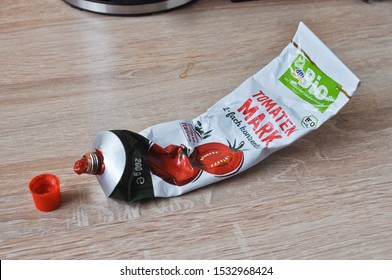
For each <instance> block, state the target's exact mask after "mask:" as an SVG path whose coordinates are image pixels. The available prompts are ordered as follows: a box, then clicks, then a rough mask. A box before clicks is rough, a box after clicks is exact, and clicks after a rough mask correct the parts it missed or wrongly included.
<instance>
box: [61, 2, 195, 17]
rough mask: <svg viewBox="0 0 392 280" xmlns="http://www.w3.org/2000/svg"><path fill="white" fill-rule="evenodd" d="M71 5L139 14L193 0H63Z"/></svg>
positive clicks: (172, 7) (108, 12)
mask: <svg viewBox="0 0 392 280" xmlns="http://www.w3.org/2000/svg"><path fill="white" fill-rule="evenodd" d="M63 1H64V2H66V3H68V4H70V5H71V6H73V7H76V8H80V9H82V10H87V11H91V12H95V13H101V14H110V15H141V14H149V13H155V12H160V11H165V10H170V9H174V8H177V7H180V6H182V5H185V4H187V3H189V2H192V1H193V0H166V1H162V0H133V1H132V0H63Z"/></svg>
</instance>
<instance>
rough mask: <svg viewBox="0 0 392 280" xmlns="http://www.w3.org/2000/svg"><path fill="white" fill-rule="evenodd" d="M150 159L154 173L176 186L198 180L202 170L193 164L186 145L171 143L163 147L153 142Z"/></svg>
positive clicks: (149, 151) (149, 152)
mask: <svg viewBox="0 0 392 280" xmlns="http://www.w3.org/2000/svg"><path fill="white" fill-rule="evenodd" d="M148 159H149V161H150V167H151V172H152V173H153V174H155V175H157V176H159V177H160V178H162V179H163V180H164V181H165V182H167V183H169V184H172V185H176V186H183V185H186V184H188V183H190V182H192V181H194V180H196V179H197V178H198V177H199V176H200V175H201V172H202V170H201V169H200V168H198V167H196V166H192V164H191V161H190V160H189V157H188V155H187V148H186V147H185V146H177V145H169V146H167V147H166V148H162V147H161V146H159V145H157V144H152V145H151V146H150V148H149V150H148Z"/></svg>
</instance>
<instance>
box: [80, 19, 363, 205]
mask: <svg viewBox="0 0 392 280" xmlns="http://www.w3.org/2000/svg"><path fill="white" fill-rule="evenodd" d="M359 83H360V81H359V79H358V78H357V77H356V76H355V75H354V74H353V73H352V72H351V71H350V70H349V69H348V68H347V67H346V66H345V65H344V64H343V63H342V62H341V61H340V60H339V59H338V58H337V57H336V56H335V55H334V54H333V53H332V52H331V51H330V50H329V49H328V47H327V46H326V45H325V44H324V43H323V42H322V41H321V40H320V39H319V38H318V37H317V36H316V35H315V34H313V33H312V31H310V29H308V28H307V27H306V26H305V24H303V23H302V22H301V23H300V24H299V27H298V30H297V32H296V34H295V36H294V38H293V40H292V41H291V42H290V43H289V44H288V45H287V46H286V47H285V48H284V49H283V51H282V52H281V53H280V54H279V56H278V57H276V58H275V59H274V60H272V61H271V62H270V63H269V64H268V65H266V66H265V67H264V68H263V69H261V70H260V71H259V72H257V73H256V74H254V75H253V76H252V77H250V78H248V79H247V80H246V81H244V82H243V83H242V84H241V85H240V86H239V87H238V88H236V89H235V90H234V91H233V92H231V93H230V94H228V95H227V96H226V97H224V98H223V99H221V100H220V101H218V102H217V103H216V104H215V105H214V106H212V107H211V108H209V109H208V110H207V112H206V113H204V114H202V115H200V116H198V117H196V118H194V119H190V120H177V121H172V122H168V123H162V124H158V125H155V126H152V127H148V128H146V129H145V130H143V131H141V132H139V133H135V132H131V131H128V130H112V131H103V132H101V133H99V134H98V135H97V137H96V138H95V140H94V143H93V147H92V150H93V151H94V152H92V153H87V154H85V155H84V156H83V158H82V159H80V160H79V161H77V162H76V163H75V166H74V169H75V172H76V173H77V174H82V173H88V174H94V175H96V176H97V179H98V181H99V183H100V185H101V186H102V189H103V191H104V193H105V194H106V195H107V196H109V197H112V198H117V199H122V200H126V201H133V200H138V199H143V198H149V197H171V196H177V195H181V194H183V193H186V192H189V191H192V190H194V189H197V188H200V187H203V186H206V185H208V184H211V183H213V182H217V181H219V180H223V179H225V178H227V177H230V176H233V175H235V174H237V173H239V172H242V171H244V170H246V169H247V168H249V167H251V166H253V165H255V164H257V163H259V162H260V161H262V160H263V159H265V158H266V157H267V156H269V155H270V154H271V153H273V152H275V151H277V150H279V149H281V148H283V147H286V146H287V145H289V144H291V143H292V142H294V141H295V140H297V139H299V138H301V137H302V136H304V135H306V134H307V133H309V132H311V131H313V130H315V129H317V128H318V127H320V125H322V124H323V123H324V122H325V121H327V120H328V119H329V118H331V117H332V116H333V115H335V114H336V113H337V112H338V111H339V110H340V109H341V108H342V107H343V106H344V105H345V104H346V103H347V102H348V101H349V99H350V98H351V96H352V95H353V94H354V92H355V90H356V89H357V87H358V86H359Z"/></svg>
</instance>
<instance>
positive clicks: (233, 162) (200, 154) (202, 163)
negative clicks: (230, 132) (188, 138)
mask: <svg viewBox="0 0 392 280" xmlns="http://www.w3.org/2000/svg"><path fill="white" fill-rule="evenodd" d="M227 142H228V144H229V146H227V145H225V144H222V143H219V142H211V143H207V144H203V145H200V146H197V147H196V148H195V150H194V151H193V152H192V154H191V156H190V158H191V161H192V162H193V163H194V164H195V165H196V166H199V167H200V168H201V169H202V170H204V171H206V172H208V173H211V174H214V175H220V176H224V175H232V174H234V173H235V172H237V171H238V170H239V169H240V168H241V166H242V164H243V162H244V154H243V152H242V151H240V149H241V148H242V147H243V146H244V144H245V143H244V141H242V142H241V143H240V144H239V146H238V147H235V145H236V141H234V144H233V145H231V144H230V142H229V141H227Z"/></svg>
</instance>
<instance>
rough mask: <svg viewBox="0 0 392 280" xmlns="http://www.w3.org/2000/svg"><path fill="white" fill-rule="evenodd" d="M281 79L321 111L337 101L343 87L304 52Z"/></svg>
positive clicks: (290, 88)
mask: <svg viewBox="0 0 392 280" xmlns="http://www.w3.org/2000/svg"><path fill="white" fill-rule="evenodd" d="M279 81H281V82H282V83H283V84H284V85H285V86H286V87H287V88H288V89H289V90H291V91H292V92H293V93H295V94H296V95H297V96H299V97H300V98H302V99H303V100H305V101H307V102H308V103H309V104H311V105H312V106H314V107H315V108H317V109H318V110H319V111H320V112H321V113H324V112H325V110H327V108H328V107H329V106H330V105H331V104H332V103H334V102H335V101H336V99H337V97H338V95H339V92H340V90H339V88H341V87H342V86H341V85H340V84H338V83H337V82H336V81H334V80H333V79H331V78H330V77H328V76H327V75H326V74H325V73H324V72H323V71H321V70H320V69H319V68H318V67H317V66H316V65H315V64H313V63H312V62H310V61H309V59H308V58H306V57H305V55H303V54H299V55H298V56H297V57H296V58H295V60H294V61H293V63H292V64H291V65H290V68H288V69H287V71H286V72H285V73H284V74H283V75H282V76H281V77H280V78H279Z"/></svg>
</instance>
